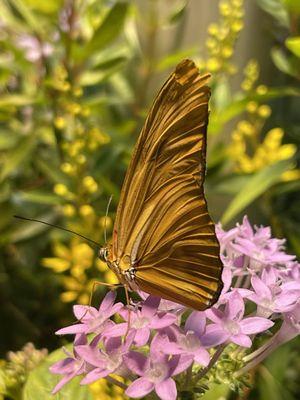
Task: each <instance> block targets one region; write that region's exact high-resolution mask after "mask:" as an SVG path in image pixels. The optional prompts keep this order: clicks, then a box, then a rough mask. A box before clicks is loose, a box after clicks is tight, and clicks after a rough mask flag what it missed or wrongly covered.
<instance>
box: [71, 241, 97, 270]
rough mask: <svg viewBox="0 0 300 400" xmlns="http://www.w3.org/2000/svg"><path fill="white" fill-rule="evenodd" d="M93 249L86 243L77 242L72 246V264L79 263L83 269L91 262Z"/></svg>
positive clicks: (90, 264)
mask: <svg viewBox="0 0 300 400" xmlns="http://www.w3.org/2000/svg"><path fill="white" fill-rule="evenodd" d="M93 258H94V250H93V249H92V248H91V247H90V246H89V245H88V244H87V243H79V244H77V245H75V246H73V247H72V260H73V263H74V264H78V265H81V267H82V268H83V269H85V268H89V267H91V266H92V264H93Z"/></svg>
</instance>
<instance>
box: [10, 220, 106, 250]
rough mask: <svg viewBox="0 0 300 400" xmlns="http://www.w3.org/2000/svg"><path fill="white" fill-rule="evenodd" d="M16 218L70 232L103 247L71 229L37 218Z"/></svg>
mask: <svg viewBox="0 0 300 400" xmlns="http://www.w3.org/2000/svg"><path fill="white" fill-rule="evenodd" d="M14 218H17V219H21V220H23V221H31V222H39V223H40V224H44V225H48V226H52V227H53V228H57V229H61V230H62V231H66V232H70V233H73V235H76V236H79V237H81V238H82V239H84V240H86V241H88V242H90V243H93V244H94V245H96V246H97V248H100V247H101V246H100V244H99V243H97V242H95V241H94V240H92V239H89V238H87V237H86V236H83V235H81V234H80V233H78V232H74V231H72V230H71V229H67V228H63V227H62V226H59V225H54V224H50V223H49V222H45V221H41V220H39V219H35V218H26V217H21V216H20V215H14Z"/></svg>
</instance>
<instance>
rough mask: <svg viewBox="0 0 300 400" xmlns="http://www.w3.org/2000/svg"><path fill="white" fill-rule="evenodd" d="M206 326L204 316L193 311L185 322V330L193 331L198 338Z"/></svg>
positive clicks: (201, 312)
mask: <svg viewBox="0 0 300 400" xmlns="http://www.w3.org/2000/svg"><path fill="white" fill-rule="evenodd" d="M205 324H206V316H205V313H204V312H203V311H193V312H192V313H191V314H190V315H189V316H188V318H187V320H186V322H185V330H186V331H193V332H195V333H196V334H197V335H198V336H201V335H202V334H203V333H204V330H205Z"/></svg>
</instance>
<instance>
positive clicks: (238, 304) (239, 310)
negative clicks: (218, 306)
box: [224, 291, 245, 321]
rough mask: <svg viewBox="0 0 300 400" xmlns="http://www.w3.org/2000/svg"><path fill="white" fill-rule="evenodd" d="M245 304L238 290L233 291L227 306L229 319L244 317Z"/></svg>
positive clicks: (226, 313)
mask: <svg viewBox="0 0 300 400" xmlns="http://www.w3.org/2000/svg"><path fill="white" fill-rule="evenodd" d="M244 312H245V304H244V300H243V298H242V296H241V295H240V294H239V293H238V292H237V291H234V292H232V295H231V296H230V297H229V299H228V301H227V303H226V306H225V313H224V314H225V316H226V318H227V319H229V320H234V321H239V320H240V319H242V318H243V315H244Z"/></svg>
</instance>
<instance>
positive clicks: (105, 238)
mask: <svg viewBox="0 0 300 400" xmlns="http://www.w3.org/2000/svg"><path fill="white" fill-rule="evenodd" d="M112 198H113V195H111V196H110V198H109V200H108V203H107V207H106V212H105V218H104V243H105V244H106V243H107V235H106V226H107V216H108V211H109V207H110V203H111V201H112Z"/></svg>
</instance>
